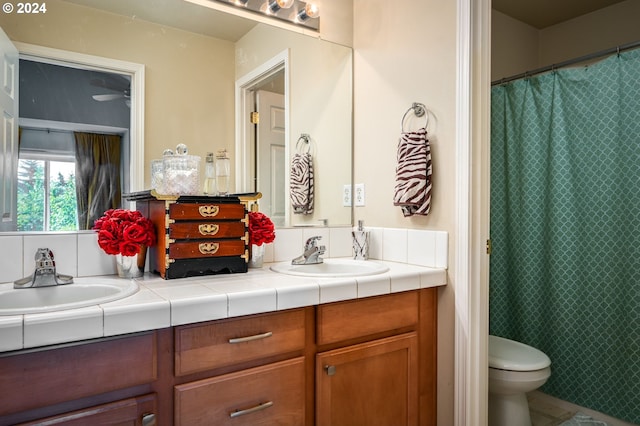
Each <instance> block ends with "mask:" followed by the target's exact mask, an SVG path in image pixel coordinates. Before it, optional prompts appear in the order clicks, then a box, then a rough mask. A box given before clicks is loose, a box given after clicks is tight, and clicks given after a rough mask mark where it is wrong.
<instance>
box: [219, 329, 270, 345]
mask: <svg viewBox="0 0 640 426" xmlns="http://www.w3.org/2000/svg"><path fill="white" fill-rule="evenodd" d="M271 336H273V333H272V332H271V331H267V332H266V333H262V334H254V335H253V336H246V337H234V338H231V339H229V343H231V344H233V343H244V342H251V341H252V340H260V339H266V338H267V337H271Z"/></svg>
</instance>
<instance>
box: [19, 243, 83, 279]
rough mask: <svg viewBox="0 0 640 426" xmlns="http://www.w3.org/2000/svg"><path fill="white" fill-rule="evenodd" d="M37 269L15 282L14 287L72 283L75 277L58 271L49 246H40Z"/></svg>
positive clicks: (37, 255) (36, 257) (37, 254)
mask: <svg viewBox="0 0 640 426" xmlns="http://www.w3.org/2000/svg"><path fill="white" fill-rule="evenodd" d="M35 260H36V270H35V271H34V272H33V274H31V275H29V276H28V277H25V278H22V279H19V280H16V281H14V282H13V288H37V287H51V286H54V285H62V284H71V283H73V277H72V276H70V275H63V274H58V273H56V262H55V261H54V260H53V252H52V251H51V250H49V249H48V248H39V249H38V251H36V255H35Z"/></svg>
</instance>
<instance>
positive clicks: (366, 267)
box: [271, 258, 389, 278]
mask: <svg viewBox="0 0 640 426" xmlns="http://www.w3.org/2000/svg"><path fill="white" fill-rule="evenodd" d="M271 270H272V271H274V272H279V273H281V274H287V275H298V276H302V277H326V278H329V277H360V276H366V275H376V274H382V273H383V272H387V271H388V270H389V267H387V266H386V265H384V264H382V263H379V262H375V261H373V260H353V259H339V258H338V259H335V258H334V259H324V262H323V263H317V264H314V265H292V264H291V262H282V263H276V264H275V265H272V266H271Z"/></svg>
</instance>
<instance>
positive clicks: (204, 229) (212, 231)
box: [198, 223, 220, 235]
mask: <svg viewBox="0 0 640 426" xmlns="http://www.w3.org/2000/svg"><path fill="white" fill-rule="evenodd" d="M219 230H220V225H215V224H213V223H202V224H200V225H198V231H199V232H200V235H216V234H217V233H218V231H219Z"/></svg>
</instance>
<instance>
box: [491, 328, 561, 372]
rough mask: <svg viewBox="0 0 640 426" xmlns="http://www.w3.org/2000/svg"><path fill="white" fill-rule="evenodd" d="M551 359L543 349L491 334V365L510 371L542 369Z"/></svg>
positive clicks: (549, 363) (548, 364) (547, 365)
mask: <svg viewBox="0 0 640 426" xmlns="http://www.w3.org/2000/svg"><path fill="white" fill-rule="evenodd" d="M550 365H551V359H549V357H548V356H547V355H546V354H545V353H544V352H542V351H540V350H538V349H536V348H534V347H531V346H529V345H525V344H524V343H521V342H516V341H514V340H509V339H505V338H503V337H499V336H493V335H489V367H490V368H496V369H500V370H509V371H534V370H542V369H544V368H547V367H549V366H550Z"/></svg>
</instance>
